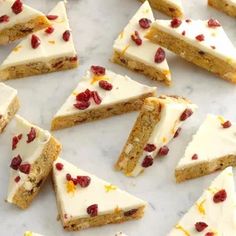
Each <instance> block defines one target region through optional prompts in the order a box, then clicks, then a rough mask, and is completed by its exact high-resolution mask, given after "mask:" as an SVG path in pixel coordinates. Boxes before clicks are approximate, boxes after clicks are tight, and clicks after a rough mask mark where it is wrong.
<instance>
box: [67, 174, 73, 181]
mask: <svg viewBox="0 0 236 236" xmlns="http://www.w3.org/2000/svg"><path fill="white" fill-rule="evenodd" d="M71 179H72V177H71V174H69V173H68V174H66V180H68V181H70V180H71Z"/></svg>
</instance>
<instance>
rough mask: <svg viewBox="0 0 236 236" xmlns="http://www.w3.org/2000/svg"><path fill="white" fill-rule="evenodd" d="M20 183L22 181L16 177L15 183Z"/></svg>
mask: <svg viewBox="0 0 236 236" xmlns="http://www.w3.org/2000/svg"><path fill="white" fill-rule="evenodd" d="M19 181H20V176H19V175H18V176H16V178H15V182H16V183H18V182H19Z"/></svg>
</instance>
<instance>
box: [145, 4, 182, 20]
mask: <svg viewBox="0 0 236 236" xmlns="http://www.w3.org/2000/svg"><path fill="white" fill-rule="evenodd" d="M140 1H141V2H145V0H140ZM149 3H150V5H151V6H152V7H153V8H155V9H156V10H158V11H161V12H163V13H164V14H166V15H168V16H171V17H177V18H181V17H183V16H184V13H183V11H182V9H179V8H177V7H176V6H173V5H172V4H169V3H168V2H166V1H165V0H149Z"/></svg>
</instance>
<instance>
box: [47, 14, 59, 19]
mask: <svg viewBox="0 0 236 236" xmlns="http://www.w3.org/2000/svg"><path fill="white" fill-rule="evenodd" d="M47 18H48V19H49V20H56V19H57V18H58V16H56V15H47Z"/></svg>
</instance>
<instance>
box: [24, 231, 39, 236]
mask: <svg viewBox="0 0 236 236" xmlns="http://www.w3.org/2000/svg"><path fill="white" fill-rule="evenodd" d="M24 236H43V235H42V234H36V233H34V232H32V231H26V232H25V233H24Z"/></svg>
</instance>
